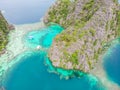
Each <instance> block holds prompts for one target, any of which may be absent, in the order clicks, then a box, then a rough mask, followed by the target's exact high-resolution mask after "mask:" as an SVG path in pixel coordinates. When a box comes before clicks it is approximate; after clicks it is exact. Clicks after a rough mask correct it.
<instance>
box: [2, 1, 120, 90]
mask: <svg viewBox="0 0 120 90" xmlns="http://www.w3.org/2000/svg"><path fill="white" fill-rule="evenodd" d="M54 1H55V0H12V1H11V0H1V1H0V10H2V13H3V14H4V16H5V17H6V19H7V20H8V21H9V22H10V23H12V24H26V23H35V22H38V21H40V19H41V18H42V17H43V16H44V15H45V12H46V11H47V10H48V8H49V7H50V6H51V5H52V4H53V3H54ZM62 30H64V29H63V28H62V27H61V26H59V25H50V26H48V27H46V28H42V29H39V30H34V31H32V32H29V33H27V34H26V35H25V36H24V37H23V44H25V45H26V46H27V47H28V48H29V50H28V51H25V52H24V53H21V54H20V55H18V56H16V58H15V59H18V58H19V57H20V59H21V60H19V62H17V63H16V64H15V65H14V66H13V67H12V68H11V69H9V70H8V72H7V73H6V76H5V79H4V83H3V86H4V87H5V89H6V90H105V87H104V85H102V83H101V82H100V81H99V79H98V78H96V77H95V76H93V75H86V74H84V73H83V72H80V71H73V70H64V69H61V68H55V67H53V66H52V64H51V62H50V60H49V58H48V57H47V54H48V49H49V48H50V46H51V44H52V41H53V39H54V37H55V36H56V35H57V34H59V33H61V31H62ZM38 45H39V46H41V48H42V50H35V48H36V47H37V46H38ZM106 53H108V54H106V55H105V57H104V63H103V65H104V70H105V71H106V74H107V76H108V78H109V79H110V80H111V81H114V82H115V83H117V84H118V85H120V77H119V76H120V69H119V68H120V55H119V54H120V44H119V43H117V44H115V45H114V47H111V48H110V49H109V50H108V51H107V52H106ZM79 76H82V77H81V78H80V77H79ZM78 77H79V78H78ZM66 79H67V80H66Z"/></svg>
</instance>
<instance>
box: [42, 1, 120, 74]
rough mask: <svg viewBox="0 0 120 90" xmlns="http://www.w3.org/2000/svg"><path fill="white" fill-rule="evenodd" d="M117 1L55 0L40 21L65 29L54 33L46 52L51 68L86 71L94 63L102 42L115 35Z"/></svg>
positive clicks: (116, 28) (118, 18)
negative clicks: (51, 42) (55, 24)
mask: <svg viewBox="0 0 120 90" xmlns="http://www.w3.org/2000/svg"><path fill="white" fill-rule="evenodd" d="M119 12H120V11H119V8H118V2H117V0H57V1H56V3H55V4H54V5H53V6H52V7H50V9H49V11H48V12H47V14H46V15H45V17H44V22H45V23H49V22H54V23H58V24H60V25H61V26H63V27H64V28H65V30H64V31H63V32H62V33H61V34H59V35H57V36H56V38H55V39H54V41H53V44H52V46H51V48H50V51H49V58H50V60H51V61H52V64H53V65H54V66H55V67H62V68H65V69H78V70H81V71H84V72H89V71H90V70H92V69H93V68H94V66H95V64H96V63H97V62H98V60H99V57H100V55H102V52H103V46H104V45H105V43H107V42H109V41H111V40H113V39H114V38H116V37H117V35H119V32H118V31H119V29H120V26H119V24H120V13H119Z"/></svg>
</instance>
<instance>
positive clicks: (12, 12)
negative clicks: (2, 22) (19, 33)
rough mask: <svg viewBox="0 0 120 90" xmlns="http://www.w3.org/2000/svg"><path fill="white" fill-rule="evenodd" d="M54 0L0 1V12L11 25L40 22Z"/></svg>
mask: <svg viewBox="0 0 120 90" xmlns="http://www.w3.org/2000/svg"><path fill="white" fill-rule="evenodd" d="M54 1H55V0H12V1H11V0H0V10H2V11H3V12H4V13H3V14H4V16H5V17H6V19H7V20H8V21H9V22H10V23H13V24H25V23H35V22H38V21H40V18H42V17H43V16H44V15H45V13H46V11H47V10H48V8H49V7H50V6H51V5H52V4H53V3H54Z"/></svg>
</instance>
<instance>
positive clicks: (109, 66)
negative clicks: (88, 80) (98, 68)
mask: <svg viewBox="0 0 120 90" xmlns="http://www.w3.org/2000/svg"><path fill="white" fill-rule="evenodd" d="M104 69H105V71H106V73H107V75H108V78H109V79H110V80H112V81H114V82H115V83H117V84H118V85H119V86H120V43H116V44H114V46H112V47H111V48H109V50H108V51H107V53H106V55H105V57H104Z"/></svg>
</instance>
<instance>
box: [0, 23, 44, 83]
mask: <svg viewBox="0 0 120 90" xmlns="http://www.w3.org/2000/svg"><path fill="white" fill-rule="evenodd" d="M14 26H15V30H11V32H10V33H9V43H8V45H7V47H6V52H5V53H4V54H2V55H1V56H0V83H1V80H2V77H3V76H4V75H3V74H4V73H5V72H6V71H7V69H8V68H10V67H11V66H12V65H13V64H15V63H16V62H17V61H15V60H14V58H15V57H16V56H17V55H19V54H20V53H22V52H24V51H26V50H27V49H28V48H27V47H26V46H25V45H24V43H23V40H22V39H23V37H24V35H25V34H26V33H28V32H30V31H33V30H37V29H40V28H43V27H45V25H44V23H43V22H38V23H33V24H24V25H14Z"/></svg>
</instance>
